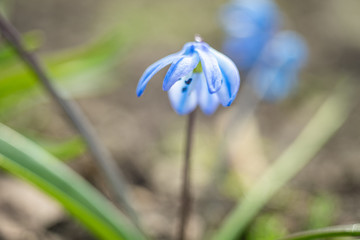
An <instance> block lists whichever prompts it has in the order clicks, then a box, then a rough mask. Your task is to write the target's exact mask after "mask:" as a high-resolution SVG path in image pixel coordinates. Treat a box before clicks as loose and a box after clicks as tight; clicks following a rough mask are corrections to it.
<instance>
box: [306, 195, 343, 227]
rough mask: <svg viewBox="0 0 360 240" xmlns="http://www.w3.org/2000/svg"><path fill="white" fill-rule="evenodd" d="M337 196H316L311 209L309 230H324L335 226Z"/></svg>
mask: <svg viewBox="0 0 360 240" xmlns="http://www.w3.org/2000/svg"><path fill="white" fill-rule="evenodd" d="M336 203H337V201H336V196H333V195H328V194H320V195H318V196H315V197H314V199H313V200H312V204H311V205H310V208H309V223H308V228H307V229H315V228H323V227H327V226H330V225H332V224H333V221H334V219H335V216H336V205H337V204H336Z"/></svg>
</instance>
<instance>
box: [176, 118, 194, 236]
mask: <svg viewBox="0 0 360 240" xmlns="http://www.w3.org/2000/svg"><path fill="white" fill-rule="evenodd" d="M194 122H195V111H193V112H192V113H190V114H189V116H188V123H187V132H186V146H185V158H184V160H185V161H184V168H183V176H182V180H183V182H182V188H181V196H180V201H181V207H180V212H179V215H180V224H179V230H178V239H179V240H184V239H185V234H186V226H187V223H188V219H189V215H190V208H191V193H190V155H191V147H192V139H193V132H194Z"/></svg>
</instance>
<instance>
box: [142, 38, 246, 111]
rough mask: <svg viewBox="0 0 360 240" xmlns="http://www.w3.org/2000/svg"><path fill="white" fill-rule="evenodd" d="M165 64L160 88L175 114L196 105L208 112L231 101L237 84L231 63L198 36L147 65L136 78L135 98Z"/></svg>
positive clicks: (237, 76)
mask: <svg viewBox="0 0 360 240" xmlns="http://www.w3.org/2000/svg"><path fill="white" fill-rule="evenodd" d="M169 64H171V66H170V68H169V70H168V71H167V73H166V76H165V79H164V82H163V90H164V91H168V95H169V99H170V103H171V106H172V107H173V109H174V110H175V111H176V112H177V113H178V114H180V115H183V114H188V113H190V112H192V111H193V110H194V109H195V108H196V106H197V105H199V106H200V108H201V110H202V111H203V112H204V113H205V114H212V113H214V112H215V110H216V109H217V107H218V105H219V103H221V104H222V105H223V106H230V104H231V103H232V102H233V101H234V99H235V97H236V94H237V92H238V90H239V85H240V76H239V72H238V70H237V68H236V66H235V64H234V63H233V62H232V61H231V60H230V59H229V58H228V57H226V56H225V55H223V54H222V53H220V52H218V51H216V50H215V49H213V48H212V47H210V46H209V45H208V44H207V43H205V42H203V41H202V40H201V39H200V38H199V37H197V38H196V42H189V43H186V44H185V45H184V47H183V49H182V50H181V51H180V52H177V53H174V54H171V55H169V56H167V57H164V58H162V59H160V60H158V61H157V62H155V63H153V64H152V65H150V66H149V67H148V68H147V69H146V70H145V72H144V73H143V75H142V77H141V78H140V80H139V83H138V86H137V89H136V94H137V96H138V97H140V96H141V95H142V93H143V92H144V90H145V88H146V85H147V83H148V82H149V80H150V79H151V78H152V77H153V76H154V75H155V74H156V73H157V72H158V71H160V70H161V69H162V68H164V67H166V66H167V65H169Z"/></svg>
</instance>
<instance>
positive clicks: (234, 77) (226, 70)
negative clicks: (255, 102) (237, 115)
mask: <svg viewBox="0 0 360 240" xmlns="http://www.w3.org/2000/svg"><path fill="white" fill-rule="evenodd" d="M210 51H211V53H212V54H214V56H215V57H216V59H217V61H218V63H219V66H220V70H221V72H222V75H223V84H222V85H221V88H220V90H219V91H218V92H217V94H218V96H219V100H220V103H221V104H222V105H223V106H224V107H227V106H230V104H231V103H232V102H233V101H234V99H235V98H236V94H237V92H238V90H239V87H240V75H239V71H238V69H237V68H236V66H235V64H234V63H233V61H231V60H230V58H228V57H227V56H225V55H224V54H222V53H220V52H218V51H216V50H215V49H213V48H210Z"/></svg>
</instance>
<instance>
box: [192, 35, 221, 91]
mask: <svg viewBox="0 0 360 240" xmlns="http://www.w3.org/2000/svg"><path fill="white" fill-rule="evenodd" d="M195 51H196V52H197V53H198V54H199V57H200V61H201V67H202V70H203V72H204V74H205V78H206V81H207V84H208V88H209V91H210V93H214V92H217V91H218V90H219V89H220V87H221V83H222V74H221V71H220V68H219V65H218V62H217V60H216V58H215V56H214V55H213V54H212V53H211V52H210V50H209V45H207V44H206V43H203V42H201V43H196V45H195Z"/></svg>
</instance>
